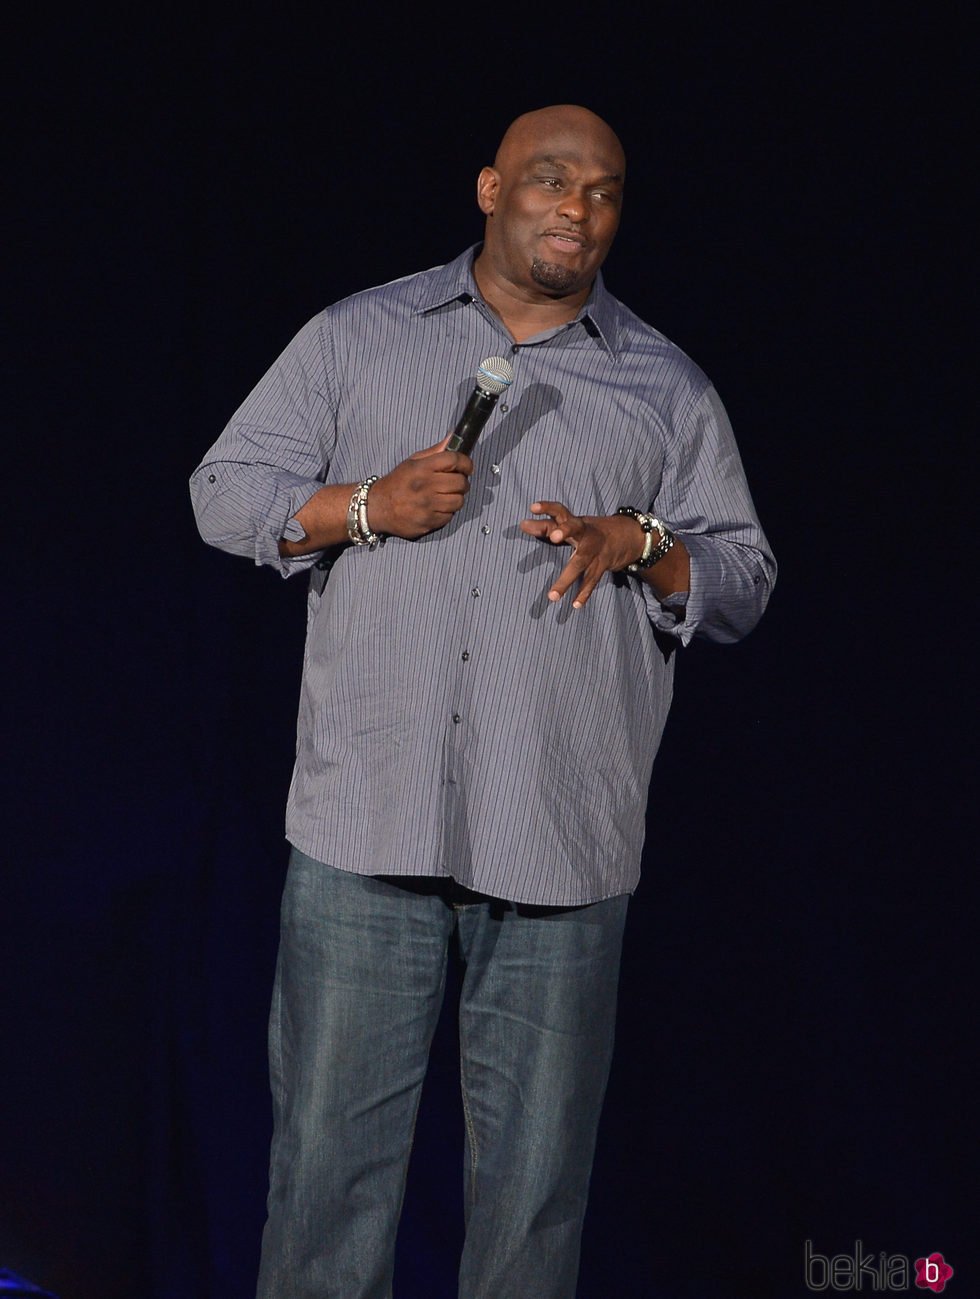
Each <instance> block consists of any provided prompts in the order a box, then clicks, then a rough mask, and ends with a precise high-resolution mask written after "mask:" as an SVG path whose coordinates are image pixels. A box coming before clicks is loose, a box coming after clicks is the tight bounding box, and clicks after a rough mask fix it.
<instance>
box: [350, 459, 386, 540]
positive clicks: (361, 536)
mask: <svg viewBox="0 0 980 1299" xmlns="http://www.w3.org/2000/svg"><path fill="white" fill-rule="evenodd" d="M377 481H378V475H377V474H372V475H371V477H370V478H365V480H364V482H363V483H359V484H358V486H357V490H356V491H355V493H354V495H353V496H352V497H351V498H350V505H349V506H348V507H347V535H348V537H350V539H351V542H352V544H353V545H355V546H374V545H376V544H377V543H378V542H379V541H380V540H381V538H380V536H379V535H378V534H377V533H376V532H372V531H371V528H370V525H369V524H368V517H367V498H368V492H369V491H370V490H371V485H372V484H373V483H376V482H377Z"/></svg>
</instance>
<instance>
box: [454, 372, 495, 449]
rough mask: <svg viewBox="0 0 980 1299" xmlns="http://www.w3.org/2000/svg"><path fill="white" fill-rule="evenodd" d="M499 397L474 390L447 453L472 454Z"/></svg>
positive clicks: (479, 389)
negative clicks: (460, 452)
mask: <svg viewBox="0 0 980 1299" xmlns="http://www.w3.org/2000/svg"><path fill="white" fill-rule="evenodd" d="M498 395H499V394H498V393H493V392H484V391H483V389H482V388H474V389H473V393H472V395H471V396H470V399H469V401H468V402H467V403H466V409H465V410H464V411H463V414H462V416H461V418H460V421H459V423H458V424H457V425H456V427H455V429H454V430H453V435H452V437H451V438H450V439H449V442H448V443H447V445H446V450H447V451H462V452H463V454H464V455H467V456H468V455H469V454H470V452H471V451H472V450H473V448H474V446H475V445H476V439H477V438H478V437H479V436H480V432H481V430H482V429H483V426H484V424H485V423H486V422H487V420H488V419H489V418H490V412H491V411H492V410H493V408H494V406H496V404H497V397H498Z"/></svg>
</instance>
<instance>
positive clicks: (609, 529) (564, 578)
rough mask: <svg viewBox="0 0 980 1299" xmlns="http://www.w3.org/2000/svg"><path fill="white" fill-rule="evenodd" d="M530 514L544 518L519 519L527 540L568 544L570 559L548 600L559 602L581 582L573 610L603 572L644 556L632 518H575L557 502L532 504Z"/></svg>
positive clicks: (642, 539) (640, 536)
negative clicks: (577, 581) (570, 552)
mask: <svg viewBox="0 0 980 1299" xmlns="http://www.w3.org/2000/svg"><path fill="white" fill-rule="evenodd" d="M531 513H532V514H544V515H546V516H547V517H546V518H543V519H522V520H521V528H522V529H523V530H524V531H525V532H526V533H527V534H528V536H530V537H538V538H540V539H541V540H542V541H550V542H552V543H553V544H554V545H556V546H560V545H561V544H562V543H563V542H566V541H567V542H568V544H569V545H570V546H571V547H572V551H573V554H572V557H571V559H570V560H569V561H568V563H567V564H566V565H565V567H564V568H563V569H562V571H561V572H560V573H559V574H558V577H557V578H556V579H555V581H554V583H553V585H552V587H551V590H550V591H549V592H548V599H549V600H560V599H561V597H562V596H563V595H564V594H565V592H566V591H567V590H568V589H569V587H570V586H572V584H573V583H574V582H575V581H576V580H577V579H581V584H580V586H579V588H578V592H577V594H576V596H575V599H574V600H573V601H572V608H573V609H581V608H582V606H583V605H584V604H585V602H586V600H588V598H589V596H590V595H591V594H592V592H593V591H594V590H595V588H596V585H597V584H598V581H599V578H600V577H602V575H603V573H616V572H619V570H620V569H623V568H625V567H626V565H627V564H632V563H633V562H634V560H637V559H639V557H640V555H641V554H642V553H643V545H644V542H645V540H646V538H645V536H644V533H643V529H642V528H641V527H640V525H639V524H638V523H637V521H636V520H635V519H632V518H630V517H629V515H625V514H611V515H599V516H594V515H588V514H587V515H584V516H581V517H580V516H578V515H576V514H572V512H571V511H570V510H568V509H566V508H565V506H564V505H562V504H561V502H560V501H535V502H534V504H533V505H532V506H531Z"/></svg>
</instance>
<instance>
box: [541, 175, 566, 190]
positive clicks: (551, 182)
mask: <svg viewBox="0 0 980 1299" xmlns="http://www.w3.org/2000/svg"><path fill="white" fill-rule="evenodd" d="M538 180H539V181H540V182H541V184H542V185H548V186H550V187H551V188H552V189H558V188H559V187H560V185H561V181H560V180H559V179H558V177H557V176H539V177H538Z"/></svg>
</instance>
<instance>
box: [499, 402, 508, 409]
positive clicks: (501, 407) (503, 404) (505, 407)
mask: <svg viewBox="0 0 980 1299" xmlns="http://www.w3.org/2000/svg"><path fill="white" fill-rule="evenodd" d="M500 409H501V410H510V407H509V406H508V405H507V403H506V402H502V403H501V406H500Z"/></svg>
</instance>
